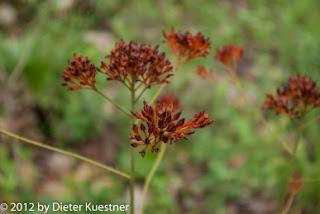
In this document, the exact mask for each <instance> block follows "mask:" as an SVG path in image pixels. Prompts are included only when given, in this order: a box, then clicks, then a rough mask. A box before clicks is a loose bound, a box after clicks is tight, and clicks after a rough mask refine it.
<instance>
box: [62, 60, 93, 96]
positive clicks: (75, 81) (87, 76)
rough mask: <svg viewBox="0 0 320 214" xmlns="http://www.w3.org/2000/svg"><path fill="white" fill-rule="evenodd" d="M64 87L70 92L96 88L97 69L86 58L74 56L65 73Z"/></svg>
mask: <svg viewBox="0 0 320 214" xmlns="http://www.w3.org/2000/svg"><path fill="white" fill-rule="evenodd" d="M63 80H64V83H63V85H64V86H66V87H67V88H68V89H69V90H78V89H81V88H83V87H84V86H89V87H90V88H95V83H96V67H95V66H94V65H93V64H92V63H91V62H90V60H89V58H88V57H86V56H80V55H74V57H73V59H72V60H71V61H69V62H68V67H67V68H66V69H65V70H64V73H63Z"/></svg>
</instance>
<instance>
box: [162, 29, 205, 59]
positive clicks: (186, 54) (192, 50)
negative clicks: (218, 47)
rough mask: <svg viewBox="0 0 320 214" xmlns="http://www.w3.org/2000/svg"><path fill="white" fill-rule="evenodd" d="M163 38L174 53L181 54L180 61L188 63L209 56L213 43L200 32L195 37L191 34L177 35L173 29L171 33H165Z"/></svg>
mask: <svg viewBox="0 0 320 214" xmlns="http://www.w3.org/2000/svg"><path fill="white" fill-rule="evenodd" d="M163 36H164V38H165V40H166V42H167V43H168V45H169V47H170V48H171V50H172V52H173V53H174V54H179V57H180V59H184V60H187V61H188V60H191V59H193V58H196V57H206V56H207V55H208V54H209V51H210V47H211V42H210V40H209V39H208V38H205V37H204V35H203V34H202V33H200V32H198V33H196V34H195V35H193V34H192V33H190V32H185V33H180V32H179V33H177V32H176V31H175V29H172V30H171V32H164V33H163Z"/></svg>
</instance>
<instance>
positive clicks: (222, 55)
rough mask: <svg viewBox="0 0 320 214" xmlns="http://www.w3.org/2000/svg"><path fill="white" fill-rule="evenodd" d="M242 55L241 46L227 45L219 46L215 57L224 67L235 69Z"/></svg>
mask: <svg viewBox="0 0 320 214" xmlns="http://www.w3.org/2000/svg"><path fill="white" fill-rule="evenodd" d="M242 56H243V48H242V47H240V46H238V45H233V44H230V45H227V46H225V47H222V48H219V49H218V50H217V53H216V55H215V58H216V59H217V60H218V61H220V62H221V63H222V64H224V65H225V66H226V67H228V68H231V69H233V70H235V69H236V68H237V66H238V64H239V61H240V60H241V58H242Z"/></svg>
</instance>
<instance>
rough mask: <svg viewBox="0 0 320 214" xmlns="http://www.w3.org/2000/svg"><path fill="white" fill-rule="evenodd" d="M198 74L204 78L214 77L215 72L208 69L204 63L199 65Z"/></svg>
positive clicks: (210, 78) (211, 78)
mask: <svg viewBox="0 0 320 214" xmlns="http://www.w3.org/2000/svg"><path fill="white" fill-rule="evenodd" d="M196 74H197V75H198V76H199V77H201V78H202V79H204V80H213V79H214V75H213V72H212V71H209V70H208V69H206V68H205V67H204V66H203V65H199V66H198V67H197V70H196Z"/></svg>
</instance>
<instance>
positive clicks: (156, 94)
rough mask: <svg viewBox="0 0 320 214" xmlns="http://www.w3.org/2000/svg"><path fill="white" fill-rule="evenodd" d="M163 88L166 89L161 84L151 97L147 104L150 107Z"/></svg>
mask: <svg viewBox="0 0 320 214" xmlns="http://www.w3.org/2000/svg"><path fill="white" fill-rule="evenodd" d="M164 87H166V85H165V84H162V85H161V86H160V88H159V89H158V91H156V93H155V94H154V95H153V97H152V98H151V100H150V103H149V104H150V105H151V104H153V103H154V102H155V101H156V99H158V97H159V95H160V94H161V92H162V91H163V89H164Z"/></svg>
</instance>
